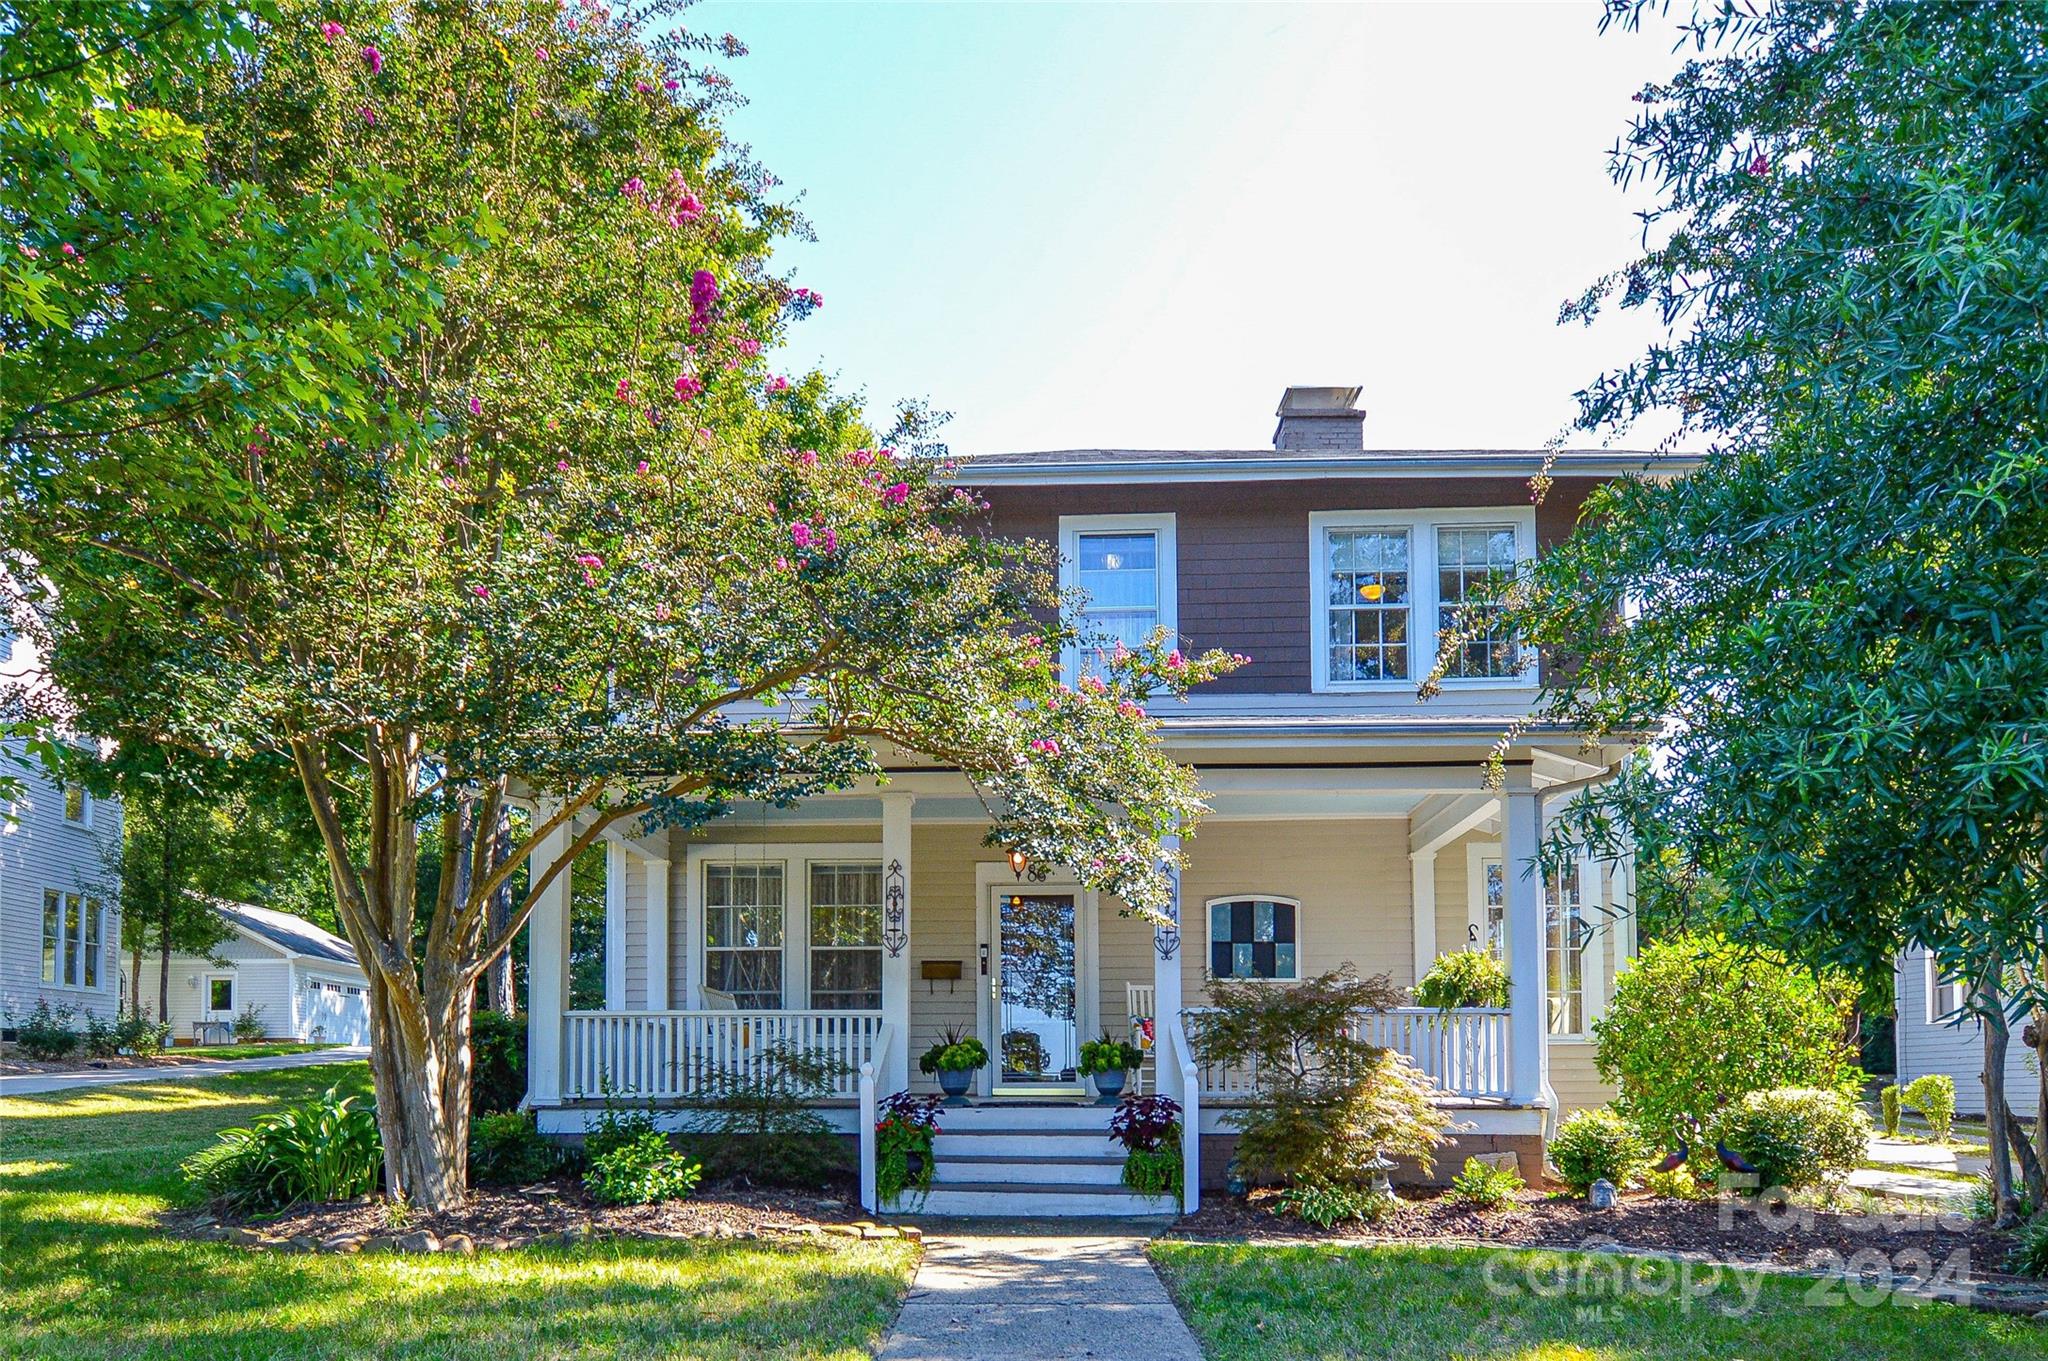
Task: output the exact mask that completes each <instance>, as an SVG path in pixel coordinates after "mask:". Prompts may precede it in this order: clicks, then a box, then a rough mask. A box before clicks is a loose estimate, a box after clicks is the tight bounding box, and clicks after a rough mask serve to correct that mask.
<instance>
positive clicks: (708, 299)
mask: <svg viewBox="0 0 2048 1361" xmlns="http://www.w3.org/2000/svg"><path fill="white" fill-rule="evenodd" d="M717 301H718V276H717V275H716V274H713V273H712V272H711V271H710V270H708V269H700V270H698V271H697V272H696V273H695V274H692V275H691V276H690V306H692V307H694V308H697V309H698V310H700V311H701V310H703V309H704V308H706V307H709V306H710V305H711V304H712V303H714V302H717Z"/></svg>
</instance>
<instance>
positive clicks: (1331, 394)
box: [1273, 387, 1365, 450]
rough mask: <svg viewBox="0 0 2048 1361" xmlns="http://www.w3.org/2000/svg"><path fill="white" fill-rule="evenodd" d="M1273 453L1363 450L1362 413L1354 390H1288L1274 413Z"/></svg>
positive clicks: (1294, 388) (1363, 426) (1298, 388)
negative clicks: (1285, 450) (1275, 424)
mask: <svg viewBox="0 0 2048 1361" xmlns="http://www.w3.org/2000/svg"><path fill="white" fill-rule="evenodd" d="M1273 414H1274V415H1276V416H1278V417H1279V418H1280V424H1279V425H1277V426H1275V427H1273V447H1274V448H1275V449H1300V450H1322V449H1335V450H1357V449H1363V448H1365V412H1364V411H1362V410H1360V409H1359V406H1358V389H1357V388H1302V387H1291V388H1289V389H1287V391H1286V392H1285V393H1283V394H1281V397H1280V407H1279V409H1278V410H1277V411H1275V412H1274V413H1273Z"/></svg>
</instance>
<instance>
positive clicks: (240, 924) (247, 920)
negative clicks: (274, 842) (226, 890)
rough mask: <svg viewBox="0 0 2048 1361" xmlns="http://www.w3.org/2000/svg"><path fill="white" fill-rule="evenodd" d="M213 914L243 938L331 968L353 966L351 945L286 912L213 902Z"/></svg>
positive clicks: (354, 956)
mask: <svg viewBox="0 0 2048 1361" xmlns="http://www.w3.org/2000/svg"><path fill="white" fill-rule="evenodd" d="M213 910H214V911H216V912H218V913H220V915H221V917H222V919H224V920H225V921H226V922H227V924H228V925H230V926H232V927H234V928H235V929H236V930H238V931H240V932H241V933H242V934H243V935H246V936H253V937H255V938H256V939H257V940H258V941H260V942H261V943H263V944H266V945H274V946H276V947H277V948H278V949H280V950H285V951H289V952H290V953H292V954H295V955H304V956H306V957H307V958H308V959H324V960H327V961H328V962H330V963H333V964H347V965H350V966H355V964H356V951H355V947H354V946H353V945H350V944H349V943H348V942H347V941H345V940H343V939H342V938H341V937H340V936H337V935H335V934H334V933H333V932H331V931H323V930H321V929H320V928H319V927H317V926H315V925H313V923H311V922H309V921H307V920H306V919H305V918H304V917H294V916H293V915H292V914H291V913H289V912H276V911H273V910H271V909H270V908H267V907H258V906H256V905H255V904H254V903H227V902H219V901H216V902H215V903H214V905H213Z"/></svg>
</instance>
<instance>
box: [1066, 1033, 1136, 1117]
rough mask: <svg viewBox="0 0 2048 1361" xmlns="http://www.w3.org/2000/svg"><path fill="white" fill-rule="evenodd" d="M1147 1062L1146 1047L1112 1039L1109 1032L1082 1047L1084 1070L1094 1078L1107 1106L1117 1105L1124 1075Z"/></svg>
mask: <svg viewBox="0 0 2048 1361" xmlns="http://www.w3.org/2000/svg"><path fill="white" fill-rule="evenodd" d="M1144 1064H1145V1051H1144V1050H1142V1049H1140V1048H1138V1046H1137V1045H1135V1044H1131V1043H1129V1042H1128V1041H1125V1040H1113V1039H1111V1038H1110V1037H1109V1035H1108V1033H1107V1032H1104V1034H1103V1036H1102V1038H1101V1039H1099V1040H1090V1041H1088V1042H1087V1043H1086V1044H1084V1045H1082V1046H1081V1072H1082V1074H1083V1076H1092V1077H1093V1078H1094V1079H1095V1090H1096V1091H1097V1092H1099V1093H1101V1104H1103V1105H1105V1106H1114V1105H1115V1104H1116V1103H1117V1099H1118V1098H1119V1097H1121V1096H1122V1095H1123V1094H1124V1074H1125V1073H1128V1072H1130V1071H1131V1070H1132V1069H1133V1068H1142V1067H1143V1066H1144Z"/></svg>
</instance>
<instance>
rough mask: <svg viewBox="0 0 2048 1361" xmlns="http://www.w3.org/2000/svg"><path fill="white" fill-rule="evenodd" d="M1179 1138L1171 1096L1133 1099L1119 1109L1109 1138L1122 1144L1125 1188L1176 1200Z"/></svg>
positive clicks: (1179, 1179) (1176, 1111)
mask: <svg viewBox="0 0 2048 1361" xmlns="http://www.w3.org/2000/svg"><path fill="white" fill-rule="evenodd" d="M1180 1136H1181V1125H1180V1103H1179V1102H1177V1101H1175V1100H1173V1099H1172V1098H1171V1097H1165V1096H1134V1097H1132V1098H1131V1099H1130V1100H1128V1101H1126V1102H1124V1103H1123V1104H1122V1105H1120V1106H1118V1107H1117V1108H1116V1114H1115V1115H1112V1116H1111V1117H1110V1118H1109V1137H1110V1138H1111V1139H1113V1140H1115V1141H1116V1142H1117V1143H1119V1144H1121V1145H1123V1149H1124V1185H1125V1186H1128V1187H1129V1188H1130V1189H1131V1190H1133V1191H1135V1192H1137V1193H1138V1194H1139V1195H1141V1196H1173V1197H1175V1198H1176V1199H1177V1198H1179V1196H1180V1195H1181V1192H1182V1188H1183V1186H1184V1185H1185V1183H1184V1181H1183V1178H1182V1175H1181V1161H1180Z"/></svg>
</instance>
